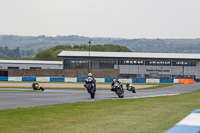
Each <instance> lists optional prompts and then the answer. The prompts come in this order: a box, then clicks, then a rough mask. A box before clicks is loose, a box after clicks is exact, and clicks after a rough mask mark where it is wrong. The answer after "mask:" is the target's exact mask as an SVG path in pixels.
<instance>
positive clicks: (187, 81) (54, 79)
mask: <svg viewBox="0 0 200 133" xmlns="http://www.w3.org/2000/svg"><path fill="white" fill-rule="evenodd" d="M84 79H85V78H68V77H0V81H35V82H83V80H84ZM95 79H96V81H97V82H102V83H110V82H112V81H113V80H114V78H95ZM116 80H119V81H121V82H122V83H126V82H128V83H131V82H132V83H184V84H193V79H116Z"/></svg>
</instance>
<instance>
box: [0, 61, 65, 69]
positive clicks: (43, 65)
mask: <svg viewBox="0 0 200 133" xmlns="http://www.w3.org/2000/svg"><path fill="white" fill-rule="evenodd" d="M0 69H63V65H62V61H37V60H35V61H34V60H0Z"/></svg>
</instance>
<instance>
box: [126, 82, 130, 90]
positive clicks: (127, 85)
mask: <svg viewBox="0 0 200 133" xmlns="http://www.w3.org/2000/svg"><path fill="white" fill-rule="evenodd" d="M129 84H130V83H128V82H126V89H127V90H128V88H129Z"/></svg>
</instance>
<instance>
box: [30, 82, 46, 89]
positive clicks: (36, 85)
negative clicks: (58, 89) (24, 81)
mask: <svg viewBox="0 0 200 133" xmlns="http://www.w3.org/2000/svg"><path fill="white" fill-rule="evenodd" d="M32 87H33V90H34V91H37V90H41V91H44V88H43V87H42V86H41V85H40V84H38V83H33V84H32Z"/></svg>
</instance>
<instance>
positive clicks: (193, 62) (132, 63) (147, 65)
mask: <svg viewBox="0 0 200 133" xmlns="http://www.w3.org/2000/svg"><path fill="white" fill-rule="evenodd" d="M58 57H62V58H63V69H91V70H92V69H119V78H193V79H200V54H186V53H185V54H183V53H135V52H94V51H91V52H88V51H62V52H61V53H59V54H58Z"/></svg>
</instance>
